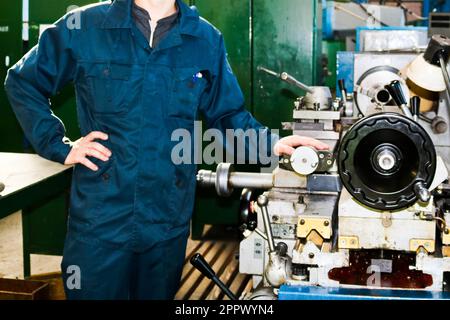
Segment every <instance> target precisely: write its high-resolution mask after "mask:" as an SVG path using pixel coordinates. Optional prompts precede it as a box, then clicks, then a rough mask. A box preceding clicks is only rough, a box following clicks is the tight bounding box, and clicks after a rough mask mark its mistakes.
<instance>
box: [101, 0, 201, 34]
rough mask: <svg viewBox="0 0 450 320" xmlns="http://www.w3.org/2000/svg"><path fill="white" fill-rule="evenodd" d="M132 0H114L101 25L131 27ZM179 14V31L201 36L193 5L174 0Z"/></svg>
mask: <svg viewBox="0 0 450 320" xmlns="http://www.w3.org/2000/svg"><path fill="white" fill-rule="evenodd" d="M133 3H134V0H114V2H113V3H112V4H111V5H110V7H109V9H108V12H107V13H106V18H105V21H104V22H103V25H102V27H103V28H105V29H120V28H132V25H133V21H132V15H131V10H132V4H133ZM176 3H177V7H178V10H179V15H180V23H179V25H180V33H182V34H189V35H192V36H198V37H200V36H201V32H200V30H199V15H198V12H197V9H196V8H195V7H189V6H188V5H187V4H186V3H184V1H182V0H176Z"/></svg>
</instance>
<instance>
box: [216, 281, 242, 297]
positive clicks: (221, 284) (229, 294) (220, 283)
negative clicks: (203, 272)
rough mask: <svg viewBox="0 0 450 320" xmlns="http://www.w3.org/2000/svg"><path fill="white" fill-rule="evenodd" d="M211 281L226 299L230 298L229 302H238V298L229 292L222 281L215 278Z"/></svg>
mask: <svg viewBox="0 0 450 320" xmlns="http://www.w3.org/2000/svg"><path fill="white" fill-rule="evenodd" d="M212 281H213V282H214V283H215V284H216V285H217V286H218V287H219V288H220V290H222V291H223V293H225V294H226V295H227V297H228V298H230V300H239V299H238V297H236V296H235V295H234V293H233V292H231V290H230V289H229V288H228V287H227V286H226V285H225V284H224V283H223V282H222V281H220V279H219V278H217V276H216V277H214V278H212Z"/></svg>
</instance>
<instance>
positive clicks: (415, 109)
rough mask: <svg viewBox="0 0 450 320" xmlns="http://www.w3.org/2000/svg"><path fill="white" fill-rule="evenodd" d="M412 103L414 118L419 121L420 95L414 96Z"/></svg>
mask: <svg viewBox="0 0 450 320" xmlns="http://www.w3.org/2000/svg"><path fill="white" fill-rule="evenodd" d="M410 105H411V113H412V115H413V117H414V120H415V121H417V120H418V118H419V114H420V97H419V96H414V97H412V98H411V102H410Z"/></svg>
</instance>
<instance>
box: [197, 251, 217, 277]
mask: <svg viewBox="0 0 450 320" xmlns="http://www.w3.org/2000/svg"><path fill="white" fill-rule="evenodd" d="M191 264H192V265H193V266H194V267H195V268H196V269H197V270H198V271H200V272H201V273H202V274H203V275H204V276H205V277H207V278H208V279H213V278H215V277H216V273H215V272H214V270H213V269H212V268H211V266H210V265H209V264H208V262H206V260H205V258H203V256H202V255H201V254H200V253H196V254H194V255H193V256H192V258H191Z"/></svg>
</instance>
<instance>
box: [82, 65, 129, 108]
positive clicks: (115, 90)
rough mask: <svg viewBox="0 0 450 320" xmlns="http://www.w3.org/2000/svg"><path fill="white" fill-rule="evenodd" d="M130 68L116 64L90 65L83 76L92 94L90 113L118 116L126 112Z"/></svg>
mask: <svg viewBox="0 0 450 320" xmlns="http://www.w3.org/2000/svg"><path fill="white" fill-rule="evenodd" d="M131 71H132V66H131V65H128V64H118V63H91V64H88V65H87V66H86V70H85V75H86V79H87V82H88V84H89V87H90V90H91V94H92V106H91V107H92V111H93V112H94V113H97V114H118V113H123V112H126V111H127V110H128V107H129V100H130V99H129V96H130V89H131V88H130V77H131Z"/></svg>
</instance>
